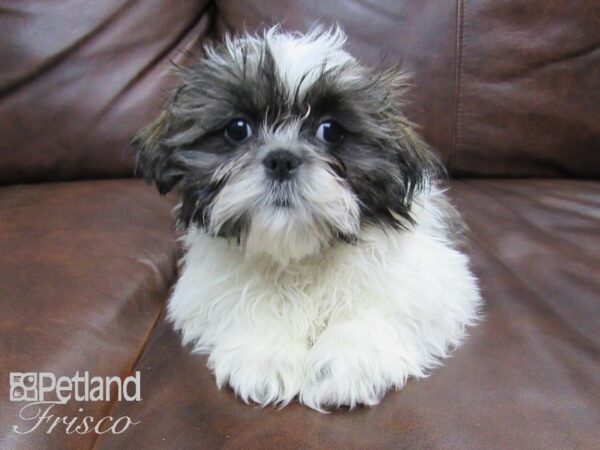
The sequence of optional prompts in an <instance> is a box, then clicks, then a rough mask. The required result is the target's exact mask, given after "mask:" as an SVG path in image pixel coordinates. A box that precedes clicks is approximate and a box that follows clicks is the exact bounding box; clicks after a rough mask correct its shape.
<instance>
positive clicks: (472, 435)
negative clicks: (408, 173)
mask: <svg viewBox="0 0 600 450" xmlns="http://www.w3.org/2000/svg"><path fill="white" fill-rule="evenodd" d="M316 21H318V22H320V23H325V24H327V23H331V22H334V21H337V22H339V23H340V24H341V25H342V26H343V27H344V28H345V30H346V31H347V33H348V35H349V49H350V50H351V51H352V52H353V53H354V54H355V55H356V56H357V57H358V58H359V59H360V60H361V61H363V62H364V63H366V64H372V65H376V64H381V65H382V66H387V65H391V64H394V63H397V62H399V61H402V63H403V65H404V67H405V68H406V69H408V70H410V71H411V72H412V73H413V74H414V81H413V84H414V90H413V92H412V95H411V99H410V100H411V103H410V105H409V106H408V113H409V115H410V116H411V117H412V118H413V120H414V121H416V122H417V123H419V124H420V125H421V133H422V135H423V136H424V137H425V138H426V140H427V141H428V142H430V143H431V144H432V145H433V146H434V147H435V148H436V149H437V150H438V151H439V154H440V155H441V158H442V159H443V161H444V162H445V163H446V165H447V167H448V168H449V171H450V173H451V174H452V176H453V178H454V179H453V180H452V181H451V183H450V195H451V196H452V198H453V199H454V201H455V203H456V204H457V206H458V207H459V209H460V210H461V211H462V213H463V215H464V217H465V220H466V222H467V223H468V225H469V226H470V233H469V236H468V238H469V239H468V243H467V249H468V252H469V253H470V254H471V255H472V261H473V268H474V271H475V272H476V273H477V275H478V276H479V278H480V281H481V287H482V291H483V295H484V297H485V300H486V306H485V314H486V319H485V321H484V322H483V323H482V324H480V325H479V326H478V327H476V328H475V329H473V330H472V331H471V337H470V338H469V339H468V341H467V342H466V344H465V345H464V346H463V347H461V348H460V349H459V350H458V351H457V352H456V353H455V355H454V357H453V358H451V359H450V360H448V361H447V362H446V363H445V365H444V367H441V368H439V369H437V370H435V371H433V372H432V374H431V376H430V377H429V378H428V379H426V380H422V381H418V382H417V381H409V383H408V384H407V386H406V387H405V389H404V390H402V391H401V392H395V393H391V394H389V395H388V396H387V397H386V398H385V399H384V400H383V401H382V403H381V405H379V406H377V407H375V408H372V409H369V408H358V409H356V410H353V411H351V412H349V411H347V410H340V411H336V412H333V413H331V414H328V415H323V414H319V413H316V412H314V411H312V410H309V409H307V408H305V407H301V406H299V405H297V404H293V405H291V406H288V407H286V408H284V409H282V410H279V409H275V408H265V409H259V408H256V407H253V406H248V405H245V404H242V403H241V402H239V401H238V400H237V399H235V398H234V395H233V394H232V392H230V391H228V390H222V391H219V390H218V389H217V387H216V386H215V383H214V380H213V377H212V376H211V374H210V373H209V371H208V369H207V368H206V358H205V357H202V356H197V355H191V354H190V351H189V349H188V348H184V347H182V346H181V345H180V342H179V338H178V336H176V335H175V333H174V332H173V331H172V330H171V327H170V325H169V324H168V323H166V322H165V321H164V319H163V311H164V307H165V302H166V299H167V296H168V293H169V288H170V287H171V286H172V285H173V282H174V281H175V278H176V258H177V253H178V251H177V246H176V241H175V232H174V229H173V225H172V218H171V214H170V210H171V208H172V206H173V205H174V202H175V199H174V198H160V197H159V196H158V194H157V193H156V191H155V189H154V188H150V187H147V186H145V185H144V184H143V183H142V182H140V181H139V180H135V179H132V171H133V158H132V154H131V152H130V150H129V149H128V142H129V140H130V139H131V137H132V136H133V135H134V134H135V132H136V131H137V130H138V129H139V128H140V127H141V126H143V125H144V124H146V123H148V122H149V121H150V120H151V119H152V118H153V117H155V116H156V115H157V113H158V111H159V109H160V105H161V103H162V101H163V99H164V98H165V92H166V88H167V86H168V85H169V84H170V83H171V82H172V79H171V78H170V76H169V75H165V74H167V72H168V67H169V65H170V63H169V60H175V61H181V60H182V59H184V58H186V56H185V55H186V53H185V52H184V50H189V51H192V52H194V51H196V53H197V52H198V51H199V49H200V47H201V44H202V42H203V41H204V39H206V38H217V39H218V38H219V36H221V35H222V33H223V32H225V31H226V30H239V29H241V28H244V27H245V28H247V29H249V30H253V29H255V28H256V27H259V26H260V25H261V24H263V23H273V22H283V24H284V27H285V28H288V29H306V28H307V27H309V26H310V25H311V24H313V23H314V22H316ZM0 155H1V156H0V182H1V183H2V187H0V374H1V380H0V424H1V426H0V448H2V449H4V448H6V449H26V448H27V449H33V448H49V449H53V448H57V449H58V448H60V449H64V448H76V449H79V448H90V447H97V448H104V449H121V448H123V449H124V448H131V449H151V448H167V449H175V448H177V449H189V448H206V449H213V448H231V449H234V448H235V449H238V448H240V449H246V448H272V449H300V448H302V449H309V448H310V449H313V448H344V449H346V448H357V449H382V448H389V449H399V448H407V449H426V448H427V449H429V448H440V449H450V448H452V449H488V448H498V449H533V448H539V449H575V448H585V449H592V448H596V449H598V448H600V183H599V182H598V179H599V178H600V2H598V1H595V0H533V1H527V2H525V1H521V0H495V1H494V0H489V1H486V0H478V1H475V0H457V1H449V0H448V1H439V0H422V1H405V0H386V1H383V0H379V1H375V0H372V1H359V0H356V1H354V0H352V1H344V2H341V1H333V0H331V1H325V0H323V1H320V2H317V1H302V2H300V1H292V0H277V1H276V0H270V1H269V0H249V1H241V0H223V1H208V0H204V1H199V0H180V1H177V2H170V1H166V0H148V1H128V0H94V1H91V0H90V1H83V2H82V1H75V0H65V1H62V2H35V1H29V0H27V1H10V0H4V1H0ZM85 370H87V371H89V372H90V373H91V374H93V375H98V376H121V377H126V376H127V375H129V374H131V373H134V372H135V371H140V373H141V395H142V401H140V402H125V401H122V402H118V401H110V402H74V401H70V402H68V403H67V404H65V405H62V406H61V407H60V408H56V409H55V410H54V413H55V415H56V416H57V417H61V416H62V417H73V416H83V415H89V416H91V417H93V418H94V419H96V420H97V419H99V418H101V417H104V416H107V415H110V416H112V417H113V418H118V417H122V416H125V415H127V416H130V417H131V418H132V420H135V421H141V423H140V424H138V425H135V426H132V427H130V428H129V429H127V431H125V432H123V433H121V434H114V433H112V432H109V433H105V434H96V433H87V434H79V433H70V434H69V433H67V432H66V431H65V427H64V426H62V428H61V427H57V428H56V429H55V430H53V431H52V432H47V431H46V430H47V428H48V426H47V424H45V425H44V427H45V428H44V427H40V428H39V429H36V430H34V431H32V432H31V433H28V434H19V433H17V432H16V431H15V429H14V427H15V426H18V427H19V426H21V427H23V426H24V421H23V420H22V419H21V418H20V417H19V413H20V408H21V407H22V404H21V403H19V402H15V401H10V400H9V382H10V373H11V372H42V371H48V372H54V373H55V374H57V375H68V376H72V375H73V374H74V373H75V372H76V371H85ZM20 429H21V430H22V429H23V428H20Z"/></svg>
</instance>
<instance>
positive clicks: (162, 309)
mask: <svg viewBox="0 0 600 450" xmlns="http://www.w3.org/2000/svg"><path fill="white" fill-rule="evenodd" d="M174 259H175V260H177V257H176V255H174ZM175 266H177V263H176V262H175ZM176 278H177V268H175V279H176ZM173 285H174V281H173V282H172V283H168V286H167V292H166V296H165V299H164V301H162V302H161V304H160V307H159V308H158V311H157V313H156V316H155V317H154V321H153V322H152V325H151V326H150V328H149V329H148V332H147V333H146V336H145V338H144V339H143V341H142V345H141V346H140V350H139V351H138V354H137V355H136V357H135V358H134V359H133V363H132V364H131V367H130V368H129V370H128V371H127V374H126V375H125V377H128V376H130V375H131V374H132V373H133V370H134V369H135V368H136V366H137V364H138V362H139V361H140V359H141V358H142V355H143V354H144V351H145V350H146V348H147V347H148V342H149V341H150V337H151V336H152V334H153V333H154V330H155V329H156V327H157V326H158V323H159V322H160V319H161V317H162V316H163V314H164V312H165V309H166V307H167V300H168V298H169V296H170V294H171V290H172V288H173ZM116 404H117V401H111V403H110V405H109V407H108V408H107V411H106V413H107V415H110V413H111V412H112V411H113V410H114V409H115V408H116ZM99 437H100V435H99V434H97V433H94V440H93V441H92V443H91V445H90V449H91V450H93V449H95V448H96V445H97V444H98V439H99Z"/></svg>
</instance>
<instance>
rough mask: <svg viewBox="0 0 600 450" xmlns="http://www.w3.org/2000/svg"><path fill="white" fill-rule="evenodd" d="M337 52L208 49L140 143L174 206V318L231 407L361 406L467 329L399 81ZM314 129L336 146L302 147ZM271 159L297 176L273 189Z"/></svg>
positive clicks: (274, 39)
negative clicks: (238, 131) (236, 135)
mask: <svg viewBox="0 0 600 450" xmlns="http://www.w3.org/2000/svg"><path fill="white" fill-rule="evenodd" d="M343 43H344V36H343V34H342V33H341V32H340V31H339V30H331V31H329V32H321V31H318V30H316V31H314V32H312V33H309V34H308V35H305V36H299V35H295V34H285V33H282V32H280V31H278V30H277V29H271V30H269V31H267V32H266V33H265V34H264V35H262V36H260V37H256V36H245V37H243V38H241V39H227V40H226V42H225V44H223V45H221V46H218V47H207V48H206V55H205V57H204V58H203V59H202V60H201V61H199V62H198V63H197V65H195V66H192V67H191V68H189V69H183V74H182V77H183V83H182V85H181V86H180V87H179V88H178V89H177V90H176V91H175V94H174V96H173V98H172V100H171V102H170V104H169V106H168V107H167V110H166V111H165V112H164V113H163V115H162V116H161V118H160V119H159V120H158V121H157V122H156V123H155V124H154V125H152V126H151V127H149V128H148V129H146V130H145V131H144V132H142V134H141V135H140V137H139V138H138V140H137V142H136V143H137V145H138V146H139V148H140V150H139V165H140V168H141V170H142V171H143V172H144V174H145V176H146V178H147V179H149V180H154V181H155V182H156V184H157V186H158V188H159V190H160V191H161V192H166V191H168V190H170V189H171V188H173V187H174V186H177V187H178V188H179V190H180V191H181V193H182V203H181V205H180V208H179V210H178V218H179V221H180V223H182V224H183V226H184V227H186V230H187V231H186V234H185V236H184V244H185V250H186V253H185V256H184V257H183V261H182V270H181V276H180V279H179V281H178V282H177V285H176V287H175V290H174V292H173V295H172V297H171V299H170V302H169V306H168V315H169V318H170V319H171V320H172V321H173V323H174V324H175V327H176V328H177V329H178V330H180V331H181V333H182V335H183V340H184V342H185V343H189V344H191V345H192V346H193V348H194V350H195V351H197V352H200V353H206V354H209V355H210V356H209V366H210V367H211V369H212V370H213V371H214V373H215V376H216V379H217V383H218V385H219V386H225V385H227V384H229V385H230V386H231V387H232V388H233V389H234V391H235V392H236V393H237V395H238V396H239V397H240V398H242V399H243V400H244V401H248V402H250V401H251V402H256V403H259V404H262V405H266V404H270V403H278V404H287V403H288V402H289V401H291V400H292V399H294V398H295V397H298V398H299V400H300V401H301V402H302V403H304V404H306V405H308V406H310V407H312V408H315V409H318V410H323V408H326V407H328V406H341V405H347V406H350V407H353V406H355V405H358V404H366V405H374V404H376V403H377V402H378V401H379V400H380V398H381V397H382V396H383V394H384V393H385V392H386V391H387V390H389V389H391V388H400V387H401V386H402V385H403V384H404V383H405V381H406V379H407V378H408V377H411V376H412V377H422V376H424V375H425V373H426V371H427V369H429V368H431V367H432V366H434V365H436V364H437V363H438V362H439V360H440V358H443V357H445V356H447V355H448V352H449V350H450V349H452V348H454V347H456V346H457V345H458V344H459V343H460V342H461V339H462V338H463V337H464V334H465V328H466V327H467V326H468V325H471V324H473V323H474V321H475V320H476V319H477V316H478V309H479V304H480V297H479V293H478V289H477V285H476V280H475V279H474V277H473V276H472V274H471V272H470V270H469V267H468V259H467V257H466V256H465V255H464V254H463V253H462V252H461V251H460V250H459V249H458V248H457V245H456V230H457V228H458V223H459V221H458V220H457V215H456V213H455V211H454V209H453V208H452V206H451V205H450V204H449V203H448V201H447V200H446V198H445V196H444V193H443V192H442V191H441V190H440V189H439V188H438V187H436V183H435V181H434V177H435V173H436V170H435V169H436V163H435V160H434V158H433V157H432V156H431V154H430V152H429V150H428V149H427V147H426V146H425V144H423V143H422V142H421V141H420V140H419V138H418V137H417V136H416V134H414V132H413V131H412V127H411V124H410V123H409V122H408V121H407V120H406V118H405V117H404V116H403V115H402V113H401V111H400V110H399V109H398V98H397V97H396V93H397V91H398V90H399V89H400V90H401V89H402V88H403V86H404V83H405V78H404V77H403V76H401V75H397V74H395V73H393V72H385V73H383V74H380V75H377V74H375V73H374V72H372V71H369V70H367V69H364V68H362V67H361V66H360V65H359V64H358V63H357V62H356V61H355V60H354V58H352V57H351V56H350V55H349V54H348V53H346V52H345V51H344V50H343V49H342V46H343ZM240 116H243V117H251V118H249V119H248V122H249V123H252V124H253V125H254V133H253V137H252V139H250V138H248V139H247V140H245V141H244V142H243V144H241V143H236V145H233V144H232V143H231V142H227V141H226V140H225V139H223V136H222V134H223V133H222V130H223V127H224V126H226V124H227V121H230V120H231V119H235V118H236V117H240ZM323 118H326V119H328V120H335V121H338V122H339V123H340V124H341V125H340V127H341V128H343V129H344V131H345V132H346V135H345V137H344V141H343V142H342V143H338V144H336V145H332V144H331V145H330V144H327V145H325V144H324V143H323V142H320V141H318V139H316V138H315V136H318V133H319V132H318V131H317V133H316V135H315V131H314V130H315V129H318V128H319V127H320V126H321V125H319V123H321V124H322V123H323V122H322V121H323ZM321 141H322V139H321ZM281 148H284V149H286V150H287V151H288V152H289V153H293V154H294V155H296V156H297V157H298V158H299V161H302V165H301V166H300V167H299V168H298V170H295V172H294V177H293V179H291V180H288V181H285V182H274V181H273V180H271V179H270V178H269V176H268V174H267V173H266V171H265V167H264V160H265V158H266V156H267V155H269V153H271V152H273V151H276V150H278V149H281Z"/></svg>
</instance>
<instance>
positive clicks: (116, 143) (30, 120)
mask: <svg viewBox="0 0 600 450" xmlns="http://www.w3.org/2000/svg"><path fill="white" fill-rule="evenodd" d="M3 4H6V5H3ZM209 6H211V5H208V0H205V1H198V0H180V1H176V2H171V1H164V0H145V1H143V2H141V1H140V2H132V1H128V0H98V1H96V0H93V1H91V0H88V1H81V0H66V1H61V2H39V1H30V0H19V1H3V2H2V4H0V183H3V184H6V183H13V182H29V181H44V180H64V179H74V178H98V177H120V176H125V177H129V176H131V175H132V170H133V152H132V151H131V150H130V149H129V148H128V143H129V141H130V140H131V138H132V137H133V136H134V134H135V133H136V132H137V130H138V129H139V128H140V127H142V126H143V125H145V124H147V123H148V122H149V121H150V120H152V119H153V118H154V117H155V116H156V115H157V114H158V112H159V110H160V106H161V104H162V103H163V101H164V98H165V96H166V92H165V84H166V83H168V80H165V77H164V74H165V73H166V72H167V70H168V67H169V61H168V60H169V58H173V59H178V58H180V57H181V50H182V49H193V48H195V47H197V46H198V44H199V43H200V42H201V40H202V38H203V37H204V36H205V35H206V34H207V32H208V30H209V27H210V25H211V23H212V16H213V14H212V11H213V10H212V7H209Z"/></svg>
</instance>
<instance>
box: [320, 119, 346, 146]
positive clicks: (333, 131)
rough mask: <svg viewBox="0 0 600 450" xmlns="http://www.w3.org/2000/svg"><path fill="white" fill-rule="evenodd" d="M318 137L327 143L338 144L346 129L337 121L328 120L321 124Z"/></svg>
mask: <svg viewBox="0 0 600 450" xmlns="http://www.w3.org/2000/svg"><path fill="white" fill-rule="evenodd" d="M316 137H317V139H318V140H320V141H322V142H325V143H327V144H337V143H338V142H340V141H341V140H342V138H343V137H344V131H343V130H342V128H341V127H340V126H339V125H338V124H337V123H335V122H332V121H330V120H328V121H326V122H322V123H321V124H320V125H319V128H317V133H316Z"/></svg>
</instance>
